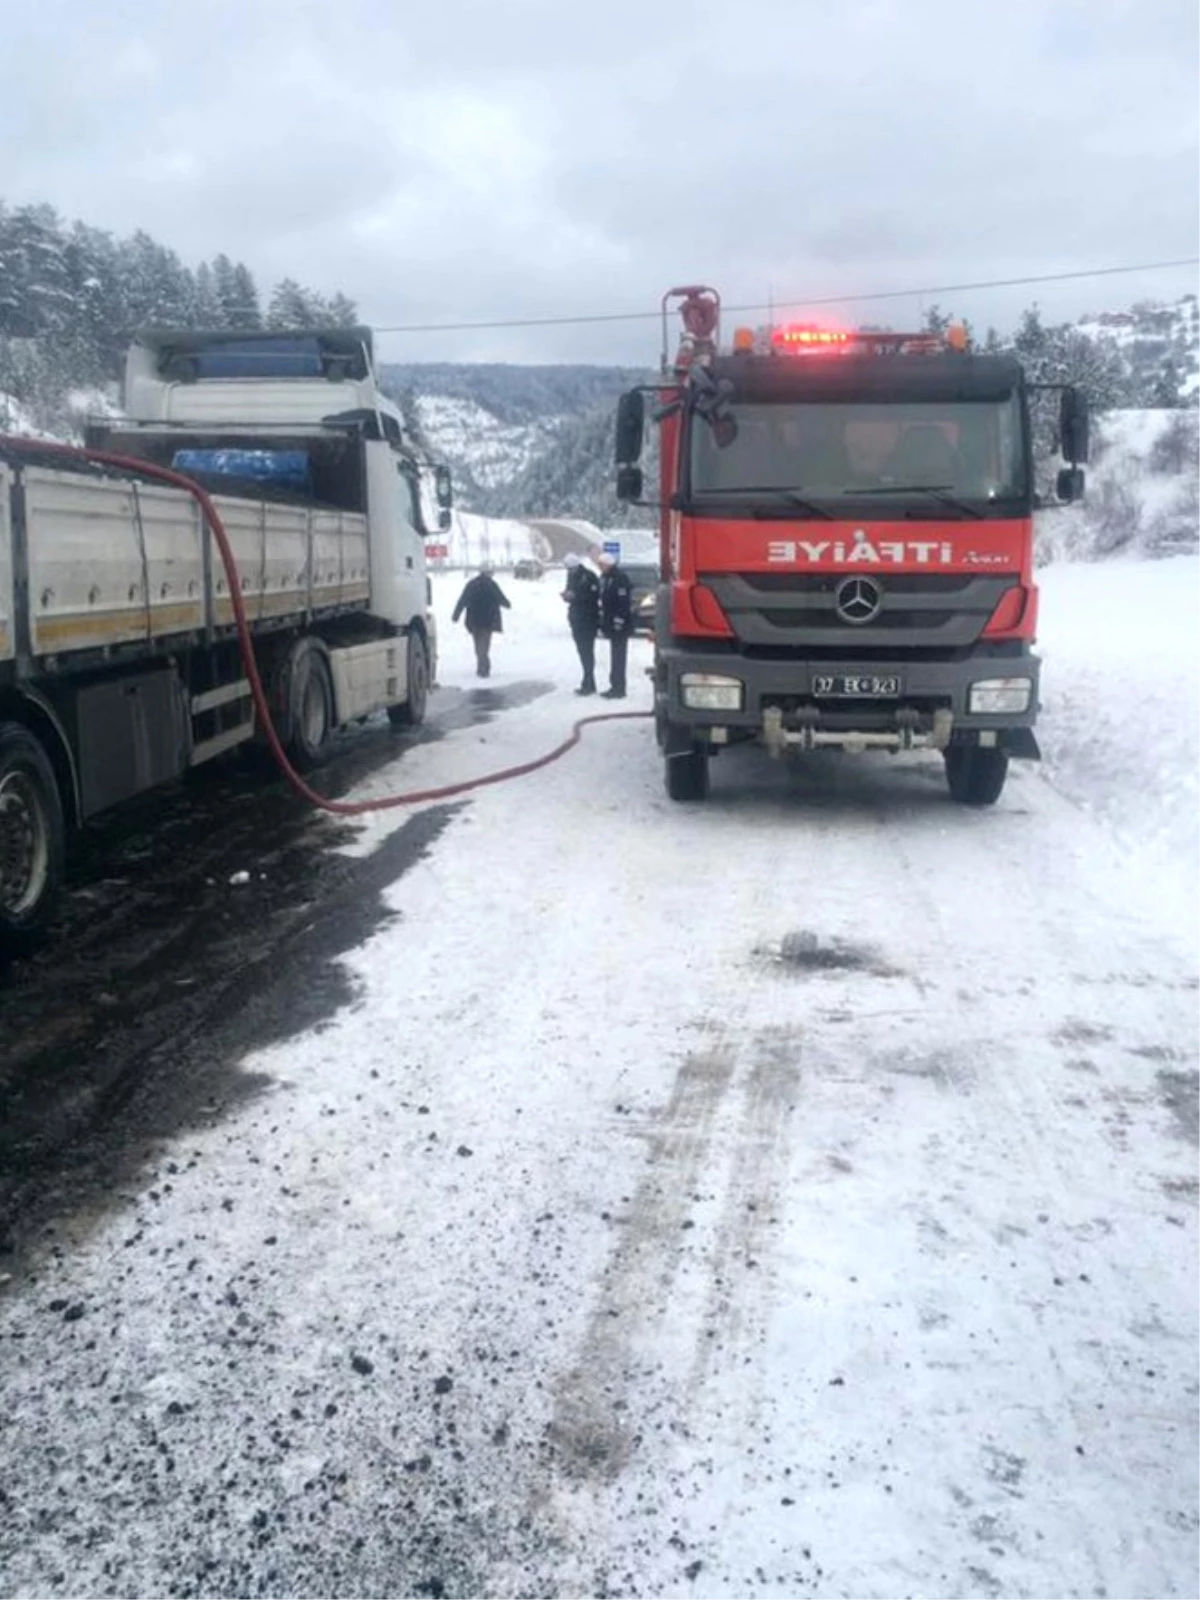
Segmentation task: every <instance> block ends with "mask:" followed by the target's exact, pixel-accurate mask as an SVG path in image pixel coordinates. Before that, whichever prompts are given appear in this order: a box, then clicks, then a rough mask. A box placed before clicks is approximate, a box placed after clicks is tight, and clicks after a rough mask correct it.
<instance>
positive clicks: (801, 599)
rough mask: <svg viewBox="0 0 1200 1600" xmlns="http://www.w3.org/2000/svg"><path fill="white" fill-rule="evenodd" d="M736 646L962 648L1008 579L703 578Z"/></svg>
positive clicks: (919, 575) (918, 575) (1012, 582)
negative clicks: (732, 635)
mask: <svg viewBox="0 0 1200 1600" xmlns="http://www.w3.org/2000/svg"><path fill="white" fill-rule="evenodd" d="M700 581H701V582H702V583H703V584H705V585H706V587H707V588H709V589H711V590H712V592H713V594H715V595H716V597H717V599H718V600H719V601H720V603H721V606H722V609H723V610H724V611H725V614H726V615H727V616H728V618H729V621H730V625H731V626H732V628H733V630H734V632H735V634H736V635H737V637H738V639H739V641H740V642H741V643H742V644H743V645H747V646H751V647H753V646H767V647H780V646H783V647H787V648H793V649H799V650H803V649H812V648H822V647H825V648H835V649H847V648H849V649H852V650H857V649H862V650H871V651H875V650H879V649H900V650H904V649H912V648H925V647H934V648H938V649H943V648H944V649H962V648H963V647H965V646H968V645H972V644H974V643H975V641H976V640H977V639H978V638H979V636H980V634H981V633H982V632H983V630H984V628H985V627H986V626H987V622H988V619H989V618H990V617H991V615H992V613H993V612H994V611H995V609H996V607H997V605H998V604H999V602H1000V600H1001V598H1002V597H1003V596H1004V595H1005V594H1006V593H1007V591H1008V590H1009V589H1012V588H1014V587H1015V586H1016V582H1017V580H1016V578H1015V577H1011V576H1009V577H991V576H988V577H975V576H972V575H971V574H960V573H944V572H930V573H924V572H903V573H901V572H897V573H893V574H876V573H866V572H855V573H808V572H786V573H785V572H769V573H757V572H755V573H749V572H748V573H706V574H703V575H702V576H701V580H700Z"/></svg>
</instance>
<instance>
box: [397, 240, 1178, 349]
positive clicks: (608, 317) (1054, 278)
mask: <svg viewBox="0 0 1200 1600" xmlns="http://www.w3.org/2000/svg"><path fill="white" fill-rule="evenodd" d="M1198 265H1200V256H1181V257H1180V258H1179V259H1178V260H1175V261H1142V262H1138V263H1137V264H1136V265H1133V266H1122V267H1088V268H1086V269H1083V270H1078V271H1074V272H1043V273H1038V274H1036V275H1031V276H1029V277H1023V278H988V279H983V280H981V281H980V282H978V283H941V284H934V285H932V286H928V287H926V288H923V289H879V290H876V291H875V292H873V293H871V294H834V295H827V296H825V297H824V298H823V299H818V300H812V299H809V298H807V297H806V296H804V295H792V296H790V297H788V298H787V299H780V298H778V297H776V298H775V299H774V300H773V301H772V302H771V303H770V304H768V303H767V302H765V301H760V302H757V303H755V304H752V305H739V306H722V308H721V310H722V312H724V313H728V314H730V315H733V314H735V313H739V314H740V313H742V312H746V311H774V310H775V309H777V308H778V307H779V306H781V305H786V306H799V305H802V306H806V307H807V306H840V305H850V304H852V303H853V304H858V303H861V302H863V301H872V300H874V301H878V300H916V299H920V298H922V297H926V296H929V295H934V294H966V293H968V292H969V291H972V290H976V289H1017V288H1024V287H1027V286H1029V285H1032V284H1038V283H1067V282H1070V281H1072V280H1074V279H1078V278H1111V277H1115V276H1117V275H1118V274H1120V273H1129V272H1161V271H1163V270H1164V269H1166V268H1168V267H1194V266H1198ZM660 315H661V312H659V311H600V312H591V313H585V314H584V315H581V316H574V317H502V318H498V319H496V320H495V321H488V322H398V323H394V324H392V325H391V326H383V327H380V326H375V328H374V332H376V333H470V332H483V331H485V330H488V329H495V328H566V327H578V326H581V325H582V324H584V323H603V322H653V321H656V320H657V318H658V317H659V316H660Z"/></svg>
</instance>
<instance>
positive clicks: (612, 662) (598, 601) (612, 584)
mask: <svg viewBox="0 0 1200 1600" xmlns="http://www.w3.org/2000/svg"><path fill="white" fill-rule="evenodd" d="M594 560H595V563H596V565H597V566H598V567H599V569H600V572H599V576H597V574H596V573H595V572H593V571H592V569H591V568H590V567H588V566H585V565H584V563H583V562H582V561H581V560H580V559H579V557H578V556H576V555H568V556H567V557H566V561H565V566H566V568H567V582H566V587H565V588H564V589H563V599H564V600H565V601H566V602H567V622H568V623H569V625H570V628H571V637H572V638H573V639H574V641H575V649H576V650H577V651H578V653H579V664H580V666H581V667H582V668H583V682H582V683H581V684H580V685H579V688H578V689H576V691H575V693H576V694H584V695H586V694H595V693H596V636H597V634H602V635H603V636H604V638H606V639H607V640H608V644H609V668H608V680H609V681H608V688H607V689H606V690H605V691H604V694H603V696H602V697H601V698H602V699H605V700H624V698H625V694H626V664H627V662H628V658H629V635H630V634H631V633H632V632H633V585H632V583H631V582H630V581H629V577H628V575H627V574H626V573H624V572H622V570H621V567H620V564H619V563H618V562H617V561H616V560H614V559H613V557H612V556H610V555H597V556H595V557H594Z"/></svg>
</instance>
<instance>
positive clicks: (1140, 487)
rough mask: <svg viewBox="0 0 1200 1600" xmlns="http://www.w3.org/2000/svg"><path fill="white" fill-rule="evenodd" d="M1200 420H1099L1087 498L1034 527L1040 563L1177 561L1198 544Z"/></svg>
mask: <svg viewBox="0 0 1200 1600" xmlns="http://www.w3.org/2000/svg"><path fill="white" fill-rule="evenodd" d="M1198 525H1200V412H1196V411H1110V412H1108V413H1106V414H1105V415H1103V416H1101V417H1098V418H1097V419H1096V426H1095V430H1094V442H1093V451H1092V463H1091V466H1090V467H1089V469H1088V488H1087V497H1086V499H1085V500H1084V501H1083V503H1082V504H1081V505H1078V506H1063V507H1056V508H1054V509H1052V510H1048V511H1044V512H1042V513H1041V514H1040V515H1039V516H1038V519H1037V548H1038V557H1039V560H1041V561H1045V562H1050V561H1062V560H1075V561H1093V560H1097V559H1102V558H1103V557H1106V556H1111V555H1116V554H1134V553H1136V554H1139V555H1148V556H1155V557H1157V556H1165V555H1178V554H1180V553H1181V552H1184V551H1189V550H1195V549H1196V548H1197V545H1198V544H1200V534H1198Z"/></svg>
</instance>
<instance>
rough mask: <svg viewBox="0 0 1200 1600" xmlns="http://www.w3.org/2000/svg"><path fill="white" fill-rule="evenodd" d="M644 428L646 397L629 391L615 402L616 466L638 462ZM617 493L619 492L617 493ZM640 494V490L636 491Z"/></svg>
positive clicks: (640, 392) (638, 390)
mask: <svg viewBox="0 0 1200 1600" xmlns="http://www.w3.org/2000/svg"><path fill="white" fill-rule="evenodd" d="M645 428H646V397H645V395H644V394H643V393H642V391H641V390H640V389H630V391H629V392H628V394H623V395H622V396H621V398H620V399H619V400H618V401H617V450H616V455H617V466H618V467H626V466H631V465H632V464H633V463H634V462H635V461H638V460H640V458H641V454H642V434H643V433H644V432H645ZM618 492H619V491H618ZM638 493H639V494H640V493H641V490H640V489H639V490H638Z"/></svg>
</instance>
